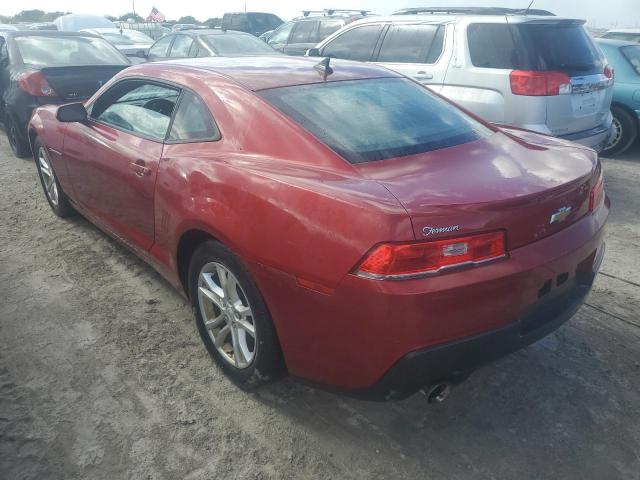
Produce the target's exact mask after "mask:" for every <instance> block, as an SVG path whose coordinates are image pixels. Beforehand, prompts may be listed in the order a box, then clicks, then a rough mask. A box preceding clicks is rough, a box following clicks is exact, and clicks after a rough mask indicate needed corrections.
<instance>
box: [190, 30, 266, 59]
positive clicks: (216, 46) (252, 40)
mask: <svg viewBox="0 0 640 480" xmlns="http://www.w3.org/2000/svg"><path fill="white" fill-rule="evenodd" d="M201 38H202V41H203V42H204V43H206V44H207V46H208V47H209V48H211V49H212V50H213V51H214V53H215V54H216V55H221V56H232V55H270V54H274V53H276V51H275V50H274V49H273V48H271V47H270V46H269V45H267V44H266V43H265V42H263V41H262V40H260V39H259V38H256V37H254V36H253V35H233V34H221V35H204V36H203V37H201Z"/></svg>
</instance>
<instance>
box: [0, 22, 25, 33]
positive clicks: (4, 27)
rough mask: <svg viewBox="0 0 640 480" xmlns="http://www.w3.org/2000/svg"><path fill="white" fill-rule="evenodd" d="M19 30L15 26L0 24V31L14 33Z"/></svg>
mask: <svg viewBox="0 0 640 480" xmlns="http://www.w3.org/2000/svg"><path fill="white" fill-rule="evenodd" d="M18 30H20V29H19V28H18V27H16V26H15V25H10V24H8V23H0V31H5V32H7V31H9V32H16V31H18Z"/></svg>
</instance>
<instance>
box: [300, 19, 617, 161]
mask: <svg viewBox="0 0 640 480" xmlns="http://www.w3.org/2000/svg"><path fill="white" fill-rule="evenodd" d="M307 55H310V56H323V57H336V58H346V59H351V60H361V61H369V62H375V63H378V64H381V65H383V66H386V67H388V68H390V69H393V70H396V71H398V72H400V73H403V74H405V75H407V76H409V77H413V78H414V79H415V80H417V81H419V82H421V83H423V84H424V85H427V86H428V87H429V88H431V89H432V90H434V91H436V92H438V93H441V94H442V95H444V96H445V97H447V98H449V99H451V100H453V101H455V102H456V103H458V104H459V105H461V106H463V107H464V108H466V109H468V110H470V111H471V112H473V113H475V114H477V115H479V116H481V117H483V118H484V119H485V120H488V121H490V122H493V123H498V124H505V125H513V126H516V127H520V128H525V129H529V130H534V131H536V132H540V133H544V134H549V135H553V136H556V137H561V138H564V139H567V140H571V141H575V142H578V143H581V144H583V145H586V146H589V147H591V148H594V149H595V150H598V151H600V150H602V148H603V147H604V145H605V143H606V141H607V139H608V138H609V135H610V130H611V125H612V116H611V112H610V106H611V99H612V95H613V93H612V90H613V88H612V87H613V70H612V69H611V68H610V67H609V66H608V65H607V63H606V59H605V58H604V55H603V54H602V52H601V51H600V49H599V48H598V47H597V46H596V45H595V44H594V42H593V40H592V39H591V38H590V36H589V35H588V33H587V32H586V30H585V29H584V21H582V20H573V19H566V18H559V17H556V16H554V15H553V14H551V13H549V12H546V11H541V10H530V11H528V12H526V13H525V12H523V11H522V10H520V11H518V10H513V9H506V8H475V7H474V8H431V9H428V8H425V9H417V8H416V9H407V10H402V11H399V12H396V14H394V15H391V16H386V17H366V18H363V19H362V20H358V21H356V22H353V23H350V24H348V25H346V26H345V27H343V28H342V29H340V30H339V31H337V32H336V33H334V34H333V35H331V36H330V37H328V38H327V39H325V40H324V41H322V42H321V43H320V44H318V45H317V46H316V47H315V48H313V49H311V50H309V51H308V52H307Z"/></svg>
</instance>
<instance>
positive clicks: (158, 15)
mask: <svg viewBox="0 0 640 480" xmlns="http://www.w3.org/2000/svg"><path fill="white" fill-rule="evenodd" d="M149 19H150V20H151V21H152V22H164V21H165V20H166V19H167V18H166V17H165V16H164V15H163V14H162V12H160V10H158V9H157V8H156V7H153V8H152V9H151V13H150V14H149Z"/></svg>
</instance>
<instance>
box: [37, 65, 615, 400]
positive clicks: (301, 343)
mask: <svg viewBox="0 0 640 480" xmlns="http://www.w3.org/2000/svg"><path fill="white" fill-rule="evenodd" d="M29 136H30V139H31V141H32V145H33V151H34V152H35V156H36V159H37V165H38V172H39V175H40V178H41V180H42V185H43V190H44V193H45V196H46V198H47V200H48V202H49V204H50V205H51V208H52V209H53V211H54V212H55V213H56V214H58V215H59V216H62V217H64V216H67V215H71V214H72V213H73V212H74V210H75V211H78V212H80V213H81V214H83V215H84V216H86V217H87V218H89V219H90V220H91V221H93V222H95V223H96V225H98V226H99V227H100V228H102V229H103V230H104V231H105V232H107V233H108V234H110V235H112V236H113V237H114V238H116V239H118V240H120V241H122V242H123V243H124V244H125V245H127V246H128V247H129V248H131V249H132V250H133V251H134V252H136V253H137V254H138V255H140V256H141V258H143V259H145V260H146V261H147V262H149V263H150V264H151V265H153V266H154V267H155V268H156V269H157V270H158V271H159V272H160V273H161V274H162V275H164V276H165V277H166V278H167V279H168V280H169V281H170V282H171V283H172V284H173V285H175V286H176V288H178V289H179V290H181V291H182V292H183V293H184V294H185V295H186V296H187V297H188V298H189V299H190V301H191V303H192V304H193V306H194V309H195V312H196V322H197V326H198V329H199V331H200V334H201V336H202V339H203V341H204V343H205V345H206V347H207V349H208V350H209V352H210V353H211V355H212V356H213V358H214V359H215V360H216V361H217V363H218V364H219V365H220V366H221V368H222V369H223V370H224V371H225V372H226V373H227V374H228V375H229V376H230V377H231V378H233V379H234V380H235V381H236V382H238V383H239V384H241V385H243V386H245V387H253V386H256V385H258V384H260V383H262V382H264V381H266V380H269V379H272V378H275V377H277V376H278V375H281V374H283V373H285V372H287V371H288V372H289V373H290V374H291V375H293V376H295V377H298V378H303V379H305V380H307V381H309V382H312V383H314V384H318V385H325V386H329V387H331V388H334V389H339V390H343V391H347V392H349V393H351V394H354V395H359V396H363V397H367V398H373V399H379V400H383V399H386V400H388V399H394V398H402V397H404V396H407V395H409V394H411V393H413V392H415V391H417V390H418V389H420V388H423V387H425V388H429V387H431V388H430V389H429V391H430V397H431V398H432V399H434V400H439V399H442V397H443V396H444V395H446V392H447V390H448V388H449V384H450V383H455V382H457V381H459V380H461V379H462V378H464V377H465V376H466V375H468V374H469V372H470V371H472V370H474V369H475V368H477V367H478V366H479V365H481V364H482V363H484V362H487V361H490V360H493V359H495V358H498V357H500V356H502V355H505V354H507V353H509V352H512V351H514V350H517V349H519V348H521V347H523V346H525V345H527V344H529V343H531V342H533V341H535V340H537V339H539V338H540V337H542V336H544V335H546V334H548V333H549V332H551V331H553V330H554V329H556V328H557V327H558V326H559V325H560V324H561V323H563V322H564V321H565V320H567V319H568V318H569V317H570V316H571V315H572V314H573V313H574V312H575V311H576V309H577V308H578V307H579V306H580V304H581V303H582V302H583V300H584V298H585V295H586V294H587V292H588V291H589V289H590V287H591V284H592V281H593V278H594V275H595V272H596V271H597V270H598V267H599V265H600V263H601V261H602V257H603V252H604V244H603V238H604V229H603V227H604V224H605V221H606V219H607V215H608V212H609V203H608V201H607V200H606V197H605V195H604V189H603V178H602V168H601V165H600V162H599V160H598V155H597V154H596V153H595V152H594V151H593V150H590V149H587V148H583V147H580V146H576V145H574V144H572V143H571V142H567V141H563V140H561V139H556V138H553V137H549V136H545V135H539V134H536V133H533V132H529V131H523V130H519V129H501V128H497V127H495V126H492V125H490V124H488V123H485V122H483V121H481V120H478V119H476V118H473V117H471V116H469V115H468V114H466V113H464V112H463V111H461V110H460V109H458V108H457V107H456V106H455V105H453V104H452V103H450V102H448V101H446V100H444V99H442V98H440V97H439V96H438V95H437V94H435V93H433V92H431V91H430V90H429V89H428V88H425V87H423V86H421V85H419V84H418V83H416V82H414V81H412V80H410V79H408V78H406V77H403V76H401V75H400V74H397V73H394V72H391V71H390V70H388V69H385V68H381V67H377V66H375V65H366V64H362V63H355V62H347V61H339V60H337V61H331V62H330V64H327V62H326V61H322V62H321V63H320V64H317V60H315V59H309V58H296V57H286V56H284V55H282V56H278V57H243V58H199V59H190V60H188V61H184V60H182V61H180V60H178V61H167V62H162V63H146V64H140V65H134V66H132V67H130V68H128V69H126V70H125V71H123V72H121V73H120V74H119V75H117V76H116V77H115V78H114V79H113V80H112V81H111V82H109V84H108V85H106V86H105V88H103V89H102V90H101V91H100V92H98V93H97V94H96V95H94V96H93V97H92V98H91V99H90V100H88V101H87V102H86V103H74V104H69V105H65V106H63V107H59V108H58V107H55V106H48V107H41V108H39V109H38V110H36V112H35V114H34V116H33V118H32V120H31V123H30V129H29Z"/></svg>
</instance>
